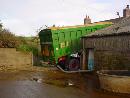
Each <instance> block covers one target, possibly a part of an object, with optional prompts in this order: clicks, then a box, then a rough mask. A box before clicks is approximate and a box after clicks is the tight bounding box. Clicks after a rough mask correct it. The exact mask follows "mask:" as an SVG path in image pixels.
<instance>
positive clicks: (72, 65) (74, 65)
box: [68, 59, 80, 71]
mask: <svg viewBox="0 0 130 98" xmlns="http://www.w3.org/2000/svg"><path fill="white" fill-rule="evenodd" d="M68 68H69V70H70V71H76V70H78V69H79V68H80V63H79V60H77V59H71V60H70V61H69V65H68Z"/></svg>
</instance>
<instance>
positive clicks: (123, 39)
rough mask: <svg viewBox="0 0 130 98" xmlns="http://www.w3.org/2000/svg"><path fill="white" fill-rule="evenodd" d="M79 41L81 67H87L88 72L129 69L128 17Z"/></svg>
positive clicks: (129, 38)
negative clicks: (81, 53) (81, 44)
mask: <svg viewBox="0 0 130 98" xmlns="http://www.w3.org/2000/svg"><path fill="white" fill-rule="evenodd" d="M126 16H127V15H126ZM81 40H82V43H83V55H82V58H81V60H82V65H83V66H86V65H88V66H89V68H90V69H89V70H92V69H93V68H95V69H130V17H125V18H123V19H122V20H120V21H119V22H118V23H115V24H114V25H112V26H110V27H108V28H105V29H102V30H98V31H96V32H94V33H91V34H89V35H86V36H84V37H82V38H81ZM91 67H92V68H91Z"/></svg>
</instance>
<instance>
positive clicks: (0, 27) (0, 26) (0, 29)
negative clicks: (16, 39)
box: [0, 21, 3, 31]
mask: <svg viewBox="0 0 130 98" xmlns="http://www.w3.org/2000/svg"><path fill="white" fill-rule="evenodd" d="M2 27H3V25H2V23H1V21H0V31H2Z"/></svg>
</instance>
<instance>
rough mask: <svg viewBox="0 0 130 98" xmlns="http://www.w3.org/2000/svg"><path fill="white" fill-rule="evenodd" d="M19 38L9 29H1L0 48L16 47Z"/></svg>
mask: <svg viewBox="0 0 130 98" xmlns="http://www.w3.org/2000/svg"><path fill="white" fill-rule="evenodd" d="M16 44H17V40H16V37H15V35H14V34H12V33H11V32H10V31H9V30H7V29H2V30H0V48H14V47H16Z"/></svg>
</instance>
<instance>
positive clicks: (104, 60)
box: [94, 51, 130, 70]
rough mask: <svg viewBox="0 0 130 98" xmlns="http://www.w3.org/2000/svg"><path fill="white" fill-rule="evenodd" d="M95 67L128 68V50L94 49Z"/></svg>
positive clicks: (129, 60) (129, 66)
mask: <svg viewBox="0 0 130 98" xmlns="http://www.w3.org/2000/svg"><path fill="white" fill-rule="evenodd" d="M94 57H95V58H94V59H95V69H96V70H101V69H109V70H114V69H116V70H121V69H122V70H127V69H130V51H126V52H119V51H95V54H94Z"/></svg>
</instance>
